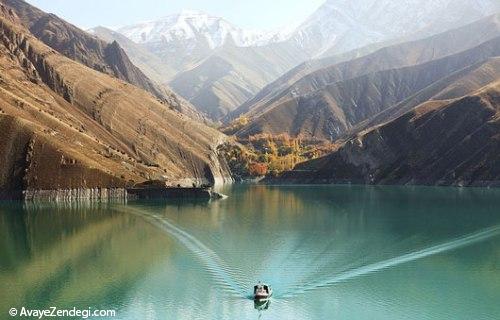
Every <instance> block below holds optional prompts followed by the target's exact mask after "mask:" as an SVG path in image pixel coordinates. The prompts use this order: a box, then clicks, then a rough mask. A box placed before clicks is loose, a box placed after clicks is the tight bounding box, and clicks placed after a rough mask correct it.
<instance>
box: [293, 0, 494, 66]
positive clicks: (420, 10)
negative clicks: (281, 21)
mask: <svg viewBox="0 0 500 320" xmlns="http://www.w3.org/2000/svg"><path fill="white" fill-rule="evenodd" d="M499 11H500V3H499V2H498V1H495V0H475V1H470V0H438V1H436V0H404V1H393V0H327V1H326V2H325V3H324V4H323V5H322V6H321V7H320V8H318V10H317V11H316V12H314V13H313V14H312V15H311V16H310V17H309V18H308V19H307V20H306V21H305V22H304V23H302V24H301V25H300V26H299V27H298V28H297V30H295V32H294V33H292V35H291V37H290V38H289V41H294V42H296V43H297V44H298V45H299V46H301V47H302V48H303V49H304V50H306V51H307V52H308V53H309V54H310V55H311V56H312V57H316V56H330V55H334V54H339V53H342V52H346V51H350V50H353V49H356V48H360V47H363V46H366V45H369V44H373V43H377V42H384V41H387V40H391V39H396V38H401V37H405V36H409V35H415V36H417V35H418V36H420V37H427V36H430V35H432V34H435V33H439V32H443V31H446V30H448V29H452V28H456V27H458V26H461V25H464V24H467V23H470V22H473V21H475V20H477V19H480V18H482V17H485V16H487V15H490V14H493V13H496V12H499Z"/></svg>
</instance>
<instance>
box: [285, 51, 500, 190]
mask: <svg viewBox="0 0 500 320" xmlns="http://www.w3.org/2000/svg"><path fill="white" fill-rule="evenodd" d="M495 60H496V61H492V62H494V63H495V64H496V65H497V68H498V63H499V61H498V58H496V59H495ZM499 148H500V81H498V78H497V80H496V81H495V82H493V83H491V84H489V85H487V86H484V87H482V88H480V89H478V90H477V91H475V92H474V93H473V94H470V95H468V96H465V97H462V98H459V99H453V100H434V101H429V102H425V103H423V104H422V105H420V106H419V107H417V108H415V109H414V110H412V111H409V112H407V113H406V114H404V115H402V116H400V117H399V118H397V119H395V120H393V121H390V122H388V123H386V124H383V125H381V126H379V127H376V128H373V129H371V130H368V131H365V132H361V133H359V134H358V135H357V136H356V137H355V138H352V139H350V140H348V141H346V142H344V143H343V144H342V145H341V146H340V147H339V148H338V150H337V151H335V152H333V153H331V154H329V155H327V156H325V157H323V158H319V159H316V160H312V161H309V162H305V163H303V164H300V165H298V166H297V167H296V168H295V169H294V170H293V171H290V172H287V173H286V174H285V175H283V177H282V180H281V181H284V182H293V183H297V182H300V183H325V182H326V183H366V184H421V185H458V186H498V185H499V181H500V170H499V168H500V167H499V163H500V154H499V153H498V150H499Z"/></svg>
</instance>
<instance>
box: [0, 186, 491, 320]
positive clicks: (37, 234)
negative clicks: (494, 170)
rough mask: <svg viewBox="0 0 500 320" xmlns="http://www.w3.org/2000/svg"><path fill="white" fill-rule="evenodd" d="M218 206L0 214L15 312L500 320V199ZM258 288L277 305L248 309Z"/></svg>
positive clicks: (251, 196) (314, 194) (6, 285)
mask: <svg viewBox="0 0 500 320" xmlns="http://www.w3.org/2000/svg"><path fill="white" fill-rule="evenodd" d="M223 192H224V193H226V194H228V195H229V198H227V199H225V200H222V201H215V202H210V203H207V202H188V201H184V202H129V203H127V204H123V203H108V204H95V203H94V204H90V203H71V204H60V205H51V204H24V205H23V204H19V203H2V204H0V318H3V317H4V316H6V315H7V311H8V309H9V308H11V307H21V306H27V307H31V308H45V307H50V306H57V307H59V308H66V307H74V306H76V307H81V308H87V307H92V308H95V309H97V308H100V309H116V310H117V317H116V319H258V318H261V319H301V320H302V319H370V320H371V319H384V320H388V319H499V315H500V304H499V303H498V301H500V190H495V189H459V188H424V187H359V186H280V187H273V186H252V185H249V186H245V185H238V186H232V187H228V188H226V189H225V190H223ZM259 280H262V281H265V282H268V283H270V284H271V285H272V286H273V288H274V292H275V294H274V297H273V299H272V300H271V302H270V304H269V305H268V306H267V309H266V306H261V307H257V306H255V305H254V303H253V301H252V300H250V299H248V296H249V295H250V294H251V288H252V286H253V285H254V284H255V283H256V282H257V281H259Z"/></svg>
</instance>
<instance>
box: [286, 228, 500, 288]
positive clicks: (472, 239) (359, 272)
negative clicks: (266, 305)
mask: <svg viewBox="0 0 500 320" xmlns="http://www.w3.org/2000/svg"><path fill="white" fill-rule="evenodd" d="M498 235H500V226H494V227H491V228H487V229H484V230H481V231H478V232H475V233H472V234H469V235H466V236H463V237H460V238H457V239H454V240H451V241H447V242H445V243H442V244H439V245H435V246H432V247H429V248H426V249H422V250H419V251H415V252H411V253H407V254H404V255H401V256H398V257H395V258H391V259H387V260H384V261H380V262H376V263H372V264H369V265H366V266H362V267H359V268H355V269H351V270H347V271H344V272H341V273H339V274H336V275H335V276H332V277H329V278H326V279H322V280H320V281H316V282H312V283H309V284H300V285H299V284H297V285H296V286H295V287H294V288H290V291H287V292H283V293H282V294H281V295H280V297H281V298H291V297H294V296H297V295H299V294H303V293H306V292H308V291H311V290H315V289H319V288H325V287H330V286H332V285H334V284H337V283H340V282H344V281H347V280H351V279H354V278H357V277H361V276H364V275H367V274H370V273H374V272H377V271H381V270H384V269H388V268H392V267H395V266H398V265H401V264H404V263H407V262H411V261H415V260H418V259H423V258H425V257H429V256H432V255H436V254H440V253H443V252H446V251H451V250H455V249H458V248H462V247H465V246H468V245H472V244H474V243H477V242H481V241H484V240H487V239H490V238H492V237H495V236H498Z"/></svg>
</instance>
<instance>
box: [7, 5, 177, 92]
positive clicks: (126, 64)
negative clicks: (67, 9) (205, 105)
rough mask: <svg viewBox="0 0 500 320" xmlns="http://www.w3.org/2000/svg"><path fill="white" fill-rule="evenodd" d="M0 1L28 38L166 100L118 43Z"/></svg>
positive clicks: (28, 8)
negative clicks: (23, 27) (32, 36)
mask: <svg viewBox="0 0 500 320" xmlns="http://www.w3.org/2000/svg"><path fill="white" fill-rule="evenodd" d="M2 1H3V3H5V5H6V6H8V7H9V8H11V9H12V10H13V11H14V12H15V13H16V15H17V16H18V17H19V19H20V21H21V22H22V24H23V25H24V26H25V27H26V28H27V29H29V30H30V32H31V34H33V35H34V36H35V37H37V38H38V39H39V40H41V41H42V42H44V43H45V44H46V45H48V46H50V47H51V48H53V49H54V50H56V51H58V52H60V53H61V54H63V55H65V56H67V57H68V58H70V59H73V60H76V61H78V62H80V63H82V64H84V65H86V66H88V67H90V68H92V69H95V70H98V71H100V72H104V73H107V74H109V75H112V76H114V77H117V78H119V79H122V80H124V81H127V82H129V83H131V84H133V85H136V86H138V87H140V88H143V89H144V90H146V91H149V92H151V93H152V94H153V95H155V96H156V97H158V98H160V99H168V98H169V97H168V94H166V93H165V92H164V91H163V89H162V88H160V87H158V86H157V85H156V84H154V83H153V82H152V81H151V80H149V79H148V78H147V77H146V76H145V75H144V74H143V73H142V71H141V70H139V69H138V68H137V67H135V66H134V65H133V64H132V62H131V61H130V60H129V59H128V57H127V55H126V53H125V51H123V49H122V48H121V47H120V46H119V45H118V43H117V42H112V43H106V42H104V41H102V40H100V39H97V38H96V37H93V36H92V35H90V34H88V33H86V32H84V31H83V30H80V29H78V28H77V27H75V26H74V25H72V24H70V23H68V22H66V21H64V20H62V19H61V18H59V17H57V16H56V15H53V14H49V13H45V12H43V11H41V10H39V9H38V8H35V7H33V6H31V5H30V4H28V3H26V2H24V1H22V0H2Z"/></svg>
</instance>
